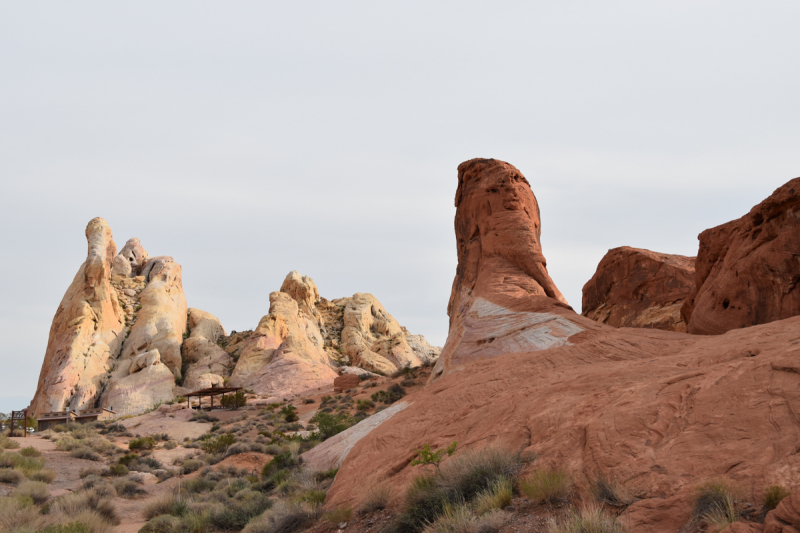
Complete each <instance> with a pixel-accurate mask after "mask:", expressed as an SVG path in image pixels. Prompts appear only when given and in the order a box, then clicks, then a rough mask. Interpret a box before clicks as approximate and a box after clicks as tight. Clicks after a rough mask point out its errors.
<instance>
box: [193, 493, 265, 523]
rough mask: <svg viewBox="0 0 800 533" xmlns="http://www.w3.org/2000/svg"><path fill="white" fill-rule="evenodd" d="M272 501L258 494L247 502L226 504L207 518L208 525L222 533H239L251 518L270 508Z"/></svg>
mask: <svg viewBox="0 0 800 533" xmlns="http://www.w3.org/2000/svg"><path fill="white" fill-rule="evenodd" d="M272 505H273V501H272V500H270V499H269V498H268V497H267V496H265V495H262V494H258V493H257V496H255V497H254V498H253V499H251V500H249V501H242V502H238V501H237V502H234V501H231V502H229V503H227V504H226V505H225V506H224V507H223V508H222V509H218V510H216V511H215V512H212V513H210V514H209V516H208V523H209V524H210V525H211V526H212V527H215V528H217V529H220V530H223V531H240V530H242V529H243V528H244V527H245V526H246V525H247V524H248V523H249V522H250V521H251V520H252V519H253V518H255V517H256V516H258V515H260V514H262V513H263V512H264V511H266V510H267V509H269V508H270V507H272Z"/></svg>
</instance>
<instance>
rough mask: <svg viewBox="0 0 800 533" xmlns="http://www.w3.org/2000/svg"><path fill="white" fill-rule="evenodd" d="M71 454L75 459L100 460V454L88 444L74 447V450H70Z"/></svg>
mask: <svg viewBox="0 0 800 533" xmlns="http://www.w3.org/2000/svg"><path fill="white" fill-rule="evenodd" d="M69 456H70V457H74V458H75V459H87V460H89V461H99V460H100V455H98V453H97V452H95V451H94V450H92V449H91V448H89V447H88V446H78V447H77V448H73V449H72V451H70V452H69Z"/></svg>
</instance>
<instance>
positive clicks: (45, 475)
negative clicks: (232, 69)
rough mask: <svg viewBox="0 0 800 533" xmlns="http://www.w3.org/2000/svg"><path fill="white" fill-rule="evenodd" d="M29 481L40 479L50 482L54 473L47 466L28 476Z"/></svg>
mask: <svg viewBox="0 0 800 533" xmlns="http://www.w3.org/2000/svg"><path fill="white" fill-rule="evenodd" d="M29 478H30V480H31V481H41V482H42V483H52V482H53V480H54V479H55V478H56V473H55V472H53V471H52V470H50V469H49V468H44V469H42V470H39V471H38V472H33V473H32V474H31V475H30V476H29Z"/></svg>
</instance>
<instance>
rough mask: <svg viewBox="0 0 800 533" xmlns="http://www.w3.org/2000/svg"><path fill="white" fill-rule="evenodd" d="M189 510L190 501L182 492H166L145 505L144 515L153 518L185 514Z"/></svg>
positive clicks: (149, 518) (147, 518) (146, 517)
mask: <svg viewBox="0 0 800 533" xmlns="http://www.w3.org/2000/svg"><path fill="white" fill-rule="evenodd" d="M188 512H189V502H187V501H186V499H185V498H181V496H180V494H165V495H164V496H161V497H160V498H158V499H156V500H154V501H152V502H150V503H148V504H147V505H145V508H144V511H142V515H144V518H145V520H151V519H153V518H155V517H157V516H160V515H172V516H177V517H181V516H185V515H186V514H187V513H188Z"/></svg>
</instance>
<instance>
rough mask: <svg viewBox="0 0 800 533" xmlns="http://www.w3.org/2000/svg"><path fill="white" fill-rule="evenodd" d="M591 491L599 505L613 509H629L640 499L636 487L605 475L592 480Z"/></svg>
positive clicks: (590, 483)
mask: <svg viewBox="0 0 800 533" xmlns="http://www.w3.org/2000/svg"><path fill="white" fill-rule="evenodd" d="M589 490H590V491H591V492H592V495H593V496H594V497H595V499H596V500H597V502H598V503H604V504H606V505H610V506H611V507H620V508H625V507H628V506H629V505H630V504H632V503H633V502H635V501H636V500H637V499H638V497H639V493H638V491H637V490H636V488H635V487H632V486H630V485H627V484H625V483H622V482H620V481H618V480H616V479H614V478H609V477H606V476H605V474H599V475H597V477H595V478H594V479H592V480H590V482H589Z"/></svg>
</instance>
